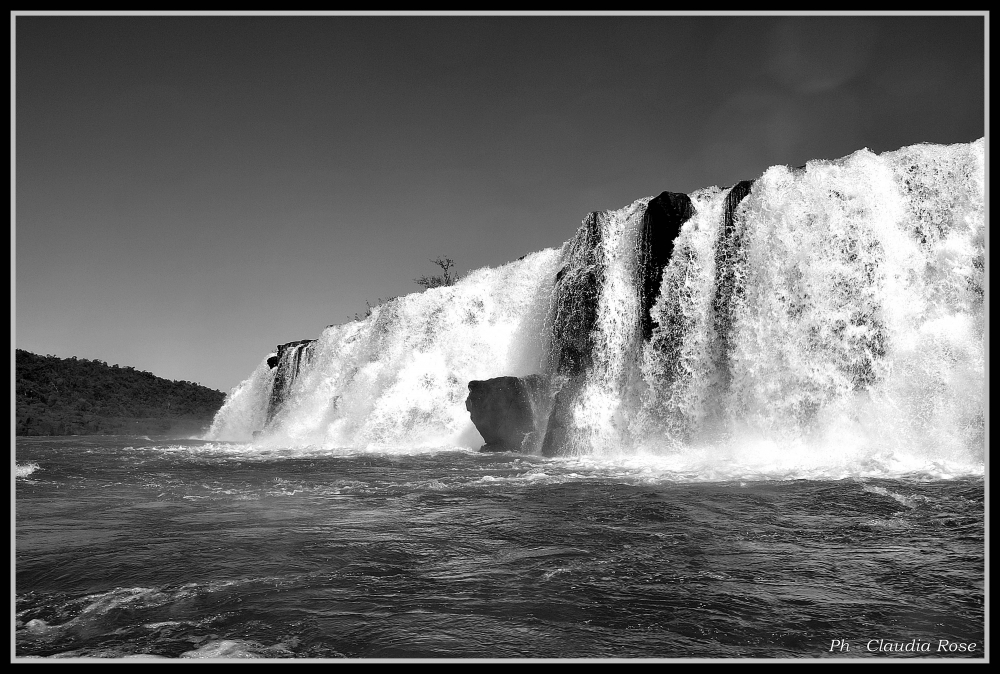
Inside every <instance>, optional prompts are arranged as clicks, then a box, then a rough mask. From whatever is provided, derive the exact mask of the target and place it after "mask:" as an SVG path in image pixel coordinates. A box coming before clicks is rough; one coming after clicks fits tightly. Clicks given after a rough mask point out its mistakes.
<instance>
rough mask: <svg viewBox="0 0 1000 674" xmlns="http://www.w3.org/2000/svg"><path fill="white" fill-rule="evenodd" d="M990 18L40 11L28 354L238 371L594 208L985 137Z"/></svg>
mask: <svg viewBox="0 0 1000 674" xmlns="http://www.w3.org/2000/svg"><path fill="white" fill-rule="evenodd" d="M984 22H985V20H984V17H983V16H968V17H959V16H932V17H905V16H892V17H781V16H778V17H754V16H748V17H685V16H655V17H654V16H645V17H607V16H604V17H571V16H561V17H485V16H481V17H432V16H417V17H346V16H306V17H291V16H289V17H238V16H228V17H155V16H140V17H107V16H103V17H102V16H74V17H66V16H64V17H60V16H17V17H15V39H16V44H15V59H16V71H15V73H16V92H15V95H16V107H15V110H16V128H15V140H16V153H15V160H16V166H15V169H16V172H15V180H16V193H15V194H16V213H15V215H16V221H15V235H16V260H15V264H16V294H15V301H16V312H15V320H16V323H15V338H16V345H17V347H18V348H23V349H28V350H29V351H34V352H36V353H42V354H45V353H51V354H54V355H58V356H62V357H69V356H72V355H76V356H78V357H81V358H98V359H101V360H105V361H107V362H109V363H120V364H122V365H132V366H134V367H137V368H140V369H145V370H149V371H151V372H153V373H154V374H156V375H158V376H162V377H167V378H171V379H186V380H191V381H196V382H200V383H202V384H205V385H207V386H211V387H213V388H218V389H221V390H229V389H230V388H231V387H232V386H234V385H236V384H237V383H239V381H240V380H242V379H243V378H245V377H246V376H248V375H249V373H250V372H251V371H252V370H253V368H254V367H255V366H256V364H257V363H258V362H259V361H260V360H261V358H263V357H264V356H265V355H266V354H267V353H268V351H270V350H271V349H273V348H274V345H276V344H278V343H283V342H288V341H292V340H298V339H305V338H315V337H317V336H318V335H319V333H320V332H321V331H322V330H323V328H325V327H326V326H327V325H329V324H332V323H342V322H344V321H346V320H347V319H348V317H349V316H353V315H354V314H355V313H356V312H360V313H363V312H364V309H365V300H366V299H367V300H370V301H371V302H372V303H374V302H375V300H376V298H378V297H388V296H391V295H401V294H407V293H410V292H415V291H418V290H420V288H419V287H418V286H416V285H415V284H414V283H413V278H414V277H417V276H422V275H425V274H432V273H434V272H436V271H439V270H438V269H436V268H435V267H434V266H433V265H432V264H431V263H430V262H429V260H430V259H431V258H434V257H437V256H438V255H442V254H446V255H449V256H451V257H452V258H454V259H455V260H456V262H457V265H458V267H459V271H460V272H465V271H468V270H469V269H473V268H477V267H481V266H484V265H489V266H496V265H499V264H503V263H505V262H507V261H509V260H512V259H515V258H517V257H519V256H521V255H523V254H524V253H528V252H531V251H535V250H539V249H542V248H546V247H553V246H559V245H560V244H562V242H563V241H565V240H566V239H568V238H569V237H570V236H571V235H572V233H573V232H574V230H575V229H576V228H577V227H578V226H579V224H580V221H581V219H582V218H583V217H584V216H585V215H586V213H587V212H589V211H592V210H603V209H611V208H620V207H622V206H625V205H627V204H629V203H631V202H632V201H634V200H635V199H637V198H640V197H644V196H650V195H654V194H658V193H659V192H661V191H663V190H672V191H677V192H690V191H692V190H695V189H697V188H700V187H706V186H710V185H719V186H726V185H730V184H732V183H734V182H736V181H738V180H741V179H745V178H752V177H756V176H758V175H759V174H760V173H762V172H763V171H764V170H765V169H766V168H767V167H768V166H771V165H774V164H790V165H798V164H804V163H805V162H806V161H807V160H809V159H819V158H829V159H832V158H836V157H840V156H843V155H846V154H850V153H851V152H853V151H855V150H858V149H860V148H862V147H868V148H869V149H871V150H873V151H875V152H882V151H885V150H893V149H896V148H899V147H901V146H904V145H910V144H913V143H919V142H934V143H959V142H963V143H964V142H970V141H973V140H975V139H977V138H980V137H981V136H983V135H984V105H985V97H984V90H985V79H984V63H985V47H984Z"/></svg>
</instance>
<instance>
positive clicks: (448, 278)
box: [413, 257, 458, 288]
mask: <svg viewBox="0 0 1000 674" xmlns="http://www.w3.org/2000/svg"><path fill="white" fill-rule="evenodd" d="M431 262H433V263H434V264H436V265H437V266H439V267H441V271H443V272H444V274H441V275H440V276H421V277H420V278H415V279H413V282H414V283H416V284H417V285H420V286H423V287H424V288H439V287H441V286H453V285H455V284H456V283H458V275H457V274H452V273H451V269H452V267H454V266H455V261H454V260H452V259H451V258H450V257H439V258H437V259H436V260H431Z"/></svg>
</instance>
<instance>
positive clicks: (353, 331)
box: [208, 140, 985, 467]
mask: <svg viewBox="0 0 1000 674" xmlns="http://www.w3.org/2000/svg"><path fill="white" fill-rule="evenodd" d="M984 180H985V171H984V145H983V141H982V140H980V141H977V142H975V143H971V144H967V145H955V146H947V147H943V146H931V145H918V146H912V147H908V148H903V149H901V150H899V151H896V152H889V153H885V154H882V155H880V156H876V155H874V154H872V153H871V152H869V151H867V150H861V151H859V152H856V153H854V154H853V155H851V156H849V157H846V158H843V159H840V160H836V161H814V162H810V163H809V164H807V165H806V166H805V167H804V168H801V169H794V170H793V169H789V168H787V167H782V166H777V167H772V168H771V169H769V170H768V171H766V172H765V173H764V174H763V175H762V176H761V177H760V178H758V179H757V180H756V181H755V182H754V183H753V184H752V185H751V184H749V183H741V184H740V185H738V186H736V187H735V188H732V189H721V190H720V189H718V188H708V189H705V190H700V191H698V192H695V193H693V194H691V195H689V196H690V203H691V206H692V208H693V215H691V217H690V218H689V219H688V220H687V221H686V222H685V223H684V225H683V227H682V228H681V231H680V235H679V236H678V237H677V238H676V240H675V241H674V246H673V254H672V257H671V258H670V262H669V264H668V265H667V266H666V268H665V269H664V271H663V276H662V283H661V285H660V290H659V297H658V299H657V301H656V303H655V305H653V308H652V310H651V311H650V316H651V317H652V319H653V329H652V334H651V335H649V333H648V331H647V333H646V336H648V337H649V339H644V336H643V330H642V329H641V327H640V323H641V322H642V321H643V312H644V307H643V304H642V302H641V301H640V299H639V296H638V295H637V291H636V287H637V285H639V284H640V283H641V282H640V276H641V275H642V273H644V272H643V271H642V270H641V264H640V259H641V255H640V254H639V248H640V239H641V235H640V228H641V226H642V221H643V216H644V213H645V212H646V209H647V204H648V203H649V202H650V200H649V199H642V200H639V201H637V202H635V203H633V204H632V205H630V206H628V207H626V208H624V209H621V210H619V211H609V212H605V213H600V214H596V215H595V216H592V219H591V220H588V221H587V223H589V224H585V226H584V228H582V229H581V233H580V234H578V236H577V237H575V239H574V240H573V241H572V242H570V243H567V245H566V246H564V247H563V249H562V251H555V250H546V251H542V252H540V253H536V254H534V255H531V256H528V257H526V258H524V259H522V260H520V261H518V262H514V263H510V264H508V265H505V266H503V267H500V268H497V269H481V270H477V271H475V272H472V273H471V274H470V275H469V276H468V277H467V278H465V279H463V280H462V281H461V282H459V283H458V284H457V285H455V286H451V287H446V288H436V289H432V290H428V291H425V292H423V293H415V294H413V295H408V296H406V297H402V298H399V299H397V300H394V301H392V302H389V303H387V304H385V305H382V306H380V307H378V308H377V309H376V310H375V311H374V312H373V314H372V316H371V317H370V318H368V319H366V320H364V321H356V322H353V323H348V324H345V325H341V326H335V327H331V328H328V329H327V330H326V331H325V332H324V333H323V334H322V335H321V336H320V338H319V340H318V341H317V342H316V343H315V344H314V345H312V349H313V352H312V359H311V361H310V362H309V363H307V364H304V365H303V366H302V368H301V371H300V372H299V373H298V375H297V377H296V378H295V380H294V382H292V384H291V385H290V389H289V390H288V391H287V392H283V393H282V396H283V404H282V405H281V406H280V409H278V410H277V411H276V414H275V417H274V419H272V420H271V421H270V423H269V424H267V429H266V433H265V434H264V436H262V438H261V440H260V442H265V443H275V444H284V445H290V446H303V445H323V446H350V447H368V448H373V447H382V448H389V447H397V448H398V447H417V446H453V445H463V446H469V447H477V446H478V445H479V444H480V443H481V440H480V438H479V435H478V433H477V432H476V431H475V428H474V427H473V426H472V424H471V422H470V421H469V413H468V412H467V410H466V409H465V405H464V402H465V398H466V395H467V388H466V387H467V384H468V382H469V381H470V380H473V379H486V378H490V377H499V376H505V375H514V376H522V375H527V374H531V373H541V374H544V375H547V376H549V377H550V378H551V380H552V381H553V382H558V383H554V384H553V391H556V390H558V389H559V387H561V386H562V385H563V382H564V381H565V380H566V378H567V377H570V378H572V377H578V378H579V380H580V383H579V384H578V385H575V386H576V387H575V388H574V387H570V388H568V389H566V390H567V391H570V393H568V394H566V401H565V405H564V406H563V408H560V407H559V405H557V406H556V407H557V409H562V412H560V413H562V414H564V415H565V419H563V420H562V421H561V422H560V423H561V424H563V425H564V426H565V430H566V432H567V433H568V435H567V437H569V438H571V442H572V448H571V450H570V451H563V452H562V453H570V454H577V455H591V456H593V455H598V456H605V457H615V456H617V457H621V456H623V455H629V454H635V453H638V454H640V455H644V454H649V453H654V454H659V455H664V453H666V454H667V455H670V456H675V457H676V456H682V457H683V456H687V457H689V458H690V457H702V458H704V457H705V456H709V455H712V456H720V457H726V460H732V461H737V462H744V463H747V464H752V465H756V466H765V467H766V466H771V465H776V464H780V465H785V464H789V462H791V463H795V462H798V464H801V463H802V462H803V461H804V462H806V463H809V462H812V463H814V464H817V465H818V464H822V463H823V462H830V461H841V462H855V463H857V462H859V461H860V462H863V461H876V462H879V463H880V464H881V465H887V463H892V462H896V463H897V464H900V465H902V464H903V463H906V462H907V461H910V462H911V463H912V465H914V466H916V465H918V464H920V463H921V462H924V463H926V462H928V461H930V462H934V461H938V462H940V461H951V462H955V463H960V464H970V465H972V464H975V463H976V462H979V463H980V464H981V462H982V453H983V434H984V427H985V422H984V410H983V404H984V386H985V342H984V336H985V318H984V316H985V313H984V306H983V305H984V266H985V221H984V208H983V198H984ZM588 228H589V229H588ZM588 246H589V248H587V247H588ZM574 265H576V266H575V267H574ZM557 273H558V274H559V275H560V276H563V275H565V279H568V280H564V281H563V282H562V283H563V284H564V286H565V287H569V286H572V284H574V283H575V284H576V286H573V287H574V288H581V287H585V283H586V282H587V279H596V281H595V282H596V283H597V286H598V287H597V288H596V290H595V291H594V292H593V293H592V295H593V296H594V297H593V302H592V304H591V305H589V308H588V306H587V302H588V301H590V299H588V297H590V296H589V295H587V293H586V292H584V293H583V294H579V295H578V297H576V299H574V298H569V299H567V298H566V297H563V296H560V295H559V293H560V292H563V291H560V290H559V288H558V287H557V286H558V285H559V282H558V281H557ZM581 279H582V280H581ZM566 284H569V285H566ZM565 292H570V291H565ZM573 292H576V290H574V291H573ZM588 292H589V291H588ZM581 297H582V298H583V299H582V300H581V299H580V298H581ZM560 303H561V304H560ZM645 306H649V305H648V304H646V305H645ZM559 312H562V313H561V314H560V313H559ZM567 312H569V318H567ZM573 312H577V313H581V312H582V313H581V315H582V314H583V313H587V312H593V314H592V315H588V316H587V317H586V320H582V321H575V320H574V318H573ZM554 317H557V318H554ZM646 320H648V319H646ZM581 326H585V327H581ZM574 330H576V331H579V330H584V331H586V332H587V334H586V335H583V336H581V335H572V334H569V333H570V332H573V331H574ZM560 331H562V332H560ZM560 340H562V341H563V342H565V343H567V344H569V347H567V349H564V351H563V352H561V353H563V354H570V355H569V356H566V355H562V356H559V357H556V358H555V359H554V358H553V355H552V354H553V353H560V352H559V349H558V348H555V349H554V350H553V348H552V345H555V347H558V346H559V343H560ZM567 340H568V341H567ZM574 340H575V341H574ZM584 351H586V352H587V353H584ZM559 358H563V360H565V359H566V358H569V359H570V362H571V364H572V366H571V367H570V368H569V369H566V368H561V367H557V366H558V365H559V363H558V361H559ZM581 363H583V365H581ZM581 368H582V369H581ZM580 372H582V374H580ZM567 373H568V374H567ZM273 386H274V374H273V372H272V371H271V370H270V369H269V368H268V366H267V364H266V363H262V364H261V366H260V367H258V369H257V370H256V371H255V372H254V374H253V375H252V376H251V378H250V379H248V380H247V381H246V382H244V383H243V384H241V385H240V386H238V387H237V388H236V389H234V390H233V392H232V393H231V394H230V396H229V398H228V399H227V402H226V404H225V406H224V407H223V409H222V410H221V411H220V412H219V415H218V416H217V418H216V420H215V423H214V424H213V426H212V429H211V431H210V433H209V436H208V437H210V438H213V439H235V440H246V439H249V438H250V436H251V435H252V433H253V432H254V431H257V430H260V429H262V428H264V425H265V422H266V421H267V419H266V417H267V405H268V399H269V394H270V391H271V388H272V387H273ZM541 430H542V431H544V428H542V429H541ZM699 460H701V459H699ZM798 464H796V465H798ZM907 465H909V464H907Z"/></svg>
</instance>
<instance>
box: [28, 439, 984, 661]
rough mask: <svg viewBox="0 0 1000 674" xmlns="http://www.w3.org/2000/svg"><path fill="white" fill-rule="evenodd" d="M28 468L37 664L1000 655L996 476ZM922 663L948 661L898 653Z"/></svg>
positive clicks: (228, 460) (480, 468) (294, 464)
mask: <svg viewBox="0 0 1000 674" xmlns="http://www.w3.org/2000/svg"><path fill="white" fill-rule="evenodd" d="M16 451H17V479H16V515H17V528H16V532H17V542H16V543H17V544H16V586H15V591H16V628H15V639H16V653H17V655H18V656H22V657H25V656H43V657H128V656H137V655H143V656H145V657H153V656H159V657H170V658H175V657H260V658H289V657H295V658H340V657H349V658H642V657H645V658H650V657H652V658H690V657H711V658H718V657H729V658H746V657H768V658H773V657H805V658H823V657H855V656H856V657H884V656H890V657H983V643H982V642H983V637H984V593H983V580H984V550H983V540H984V539H983V523H984V522H983V520H984V517H983V513H984V510H983V497H984V488H983V487H984V485H983V477H982V475H981V474H979V475H976V474H966V475H962V474H951V473H949V472H948V471H947V468H946V467H938V468H937V469H935V468H933V467H929V468H928V470H926V471H923V472H916V473H911V474H900V475H898V476H895V477H893V478H891V479H886V478H879V477H873V476H871V475H872V474H873V473H874V474H877V473H878V472H879V470H881V468H880V467H878V466H868V467H867V468H865V467H855V468H854V469H844V470H842V472H840V473H839V474H834V473H831V472H827V473H825V474H823V475H819V474H818V473H815V472H811V471H810V470H805V471H800V473H799V474H798V475H796V473H795V472H794V471H791V470H789V471H786V472H785V473H784V474H782V475H780V479H779V477H778V476H777V474H775V475H772V476H771V477H766V478H765V477H763V476H762V475H760V474H759V473H758V474H755V473H754V472H753V471H744V472H745V474H743V475H740V474H739V473H740V471H741V470H743V469H741V468H738V467H732V465H730V466H729V467H728V468H727V467H726V466H720V467H719V469H718V471H717V473H716V474H715V475H713V476H709V477H710V479H705V477H704V476H703V475H698V474H697V473H696V472H693V471H690V470H686V469H678V467H677V465H676V464H671V463H670V461H668V460H666V459H662V458H661V459H660V460H656V459H655V457H631V458H623V459H619V460H608V459H600V460H598V459H588V458H587V457H573V458H552V459H549V458H543V457H540V456H528V455H520V454H513V453H500V454H480V453H477V452H474V451H470V450H462V449H447V448H437V449H424V450H413V451H410V452H398V453H386V452H357V451H348V450H335V449H301V448H299V449H295V450H292V449H281V448H273V449H267V450H263V451H262V450H260V449H259V448H255V447H253V446H250V445H247V444H239V443H222V442H206V441H199V440H186V441H178V440H150V439H148V438H135V437H102V438H97V437H66V438H48V439H27V438H24V439H22V438H19V439H18V442H17V448H16ZM880 639H881V640H883V641H882V642H879V641H878V640H880ZM835 640H840V641H841V642H846V643H847V644H848V648H849V650H847V651H845V650H843V647H842V646H838V647H836V648H833V649H831V644H833V642H834V641H835ZM941 642H946V644H975V646H974V650H972V651H964V652H957V651H948V650H947V649H948V648H949V646H948V645H945V646H944V648H945V650H944V651H940V650H939V649H940V648H941ZM911 643H915V644H916V647H917V648H919V647H920V645H921V644H927V646H926V647H925V649H926V648H930V649H931V650H930V652H927V651H926V650H925V651H924V652H918V651H915V650H911V651H909V652H907V651H902V652H892V651H886V650H884V649H889V648H891V647H892V645H893V644H896V645H897V647H905V646H906V645H907V644H911ZM879 648H882V649H883V650H878V649H879ZM872 649H875V650H872Z"/></svg>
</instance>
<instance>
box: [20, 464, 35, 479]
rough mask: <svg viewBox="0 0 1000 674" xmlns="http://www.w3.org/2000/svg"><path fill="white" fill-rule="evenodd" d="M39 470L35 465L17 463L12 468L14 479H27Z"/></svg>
mask: <svg viewBox="0 0 1000 674" xmlns="http://www.w3.org/2000/svg"><path fill="white" fill-rule="evenodd" d="M39 468H40V466H39V465H38V464H37V463H17V464H15V466H14V477H15V478H18V477H28V476H29V475H31V474H32V473H34V472H35V471H36V470H38V469H39Z"/></svg>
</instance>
